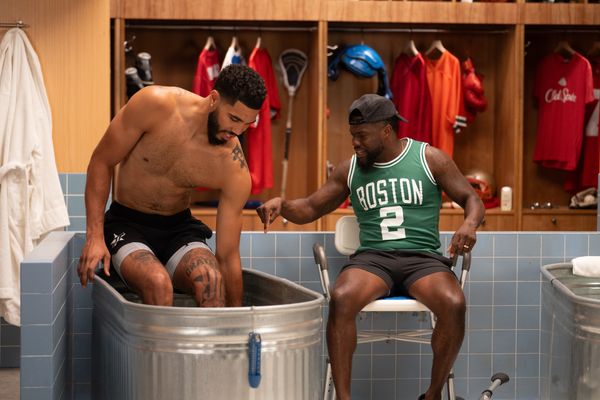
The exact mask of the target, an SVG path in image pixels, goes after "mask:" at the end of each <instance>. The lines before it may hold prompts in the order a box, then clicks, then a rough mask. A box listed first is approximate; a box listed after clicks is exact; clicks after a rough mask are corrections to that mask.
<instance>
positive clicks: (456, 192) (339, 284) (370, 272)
mask: <svg viewBox="0 0 600 400" xmlns="http://www.w3.org/2000/svg"><path fill="white" fill-rule="evenodd" d="M402 119H403V118H402V117H401V116H400V115H398V113H397V111H396V108H395V107H394V104H393V103H392V102H391V101H390V100H388V99H386V98H384V97H381V96H378V95H375V94H367V95H364V96H362V97H360V98H359V99H358V100H356V101H354V102H353V103H352V105H351V106H350V110H349V124H350V134H351V136H352V145H353V147H354V152H355V154H354V155H353V156H352V158H351V159H350V160H347V161H344V162H342V163H341V164H340V165H338V166H337V168H336V169H335V170H334V171H333V173H332V174H331V176H330V177H329V179H328V180H327V182H326V183H325V184H324V185H323V186H322V187H321V188H320V189H318V190H317V191H316V192H314V193H312V194H310V195H309V196H308V197H306V198H302V199H296V200H282V199H281V198H274V199H271V200H269V201H267V202H266V203H264V204H263V205H262V206H261V207H259V208H258V209H257V213H258V215H259V216H260V218H261V220H262V221H263V223H264V229H265V232H266V231H267V229H268V225H269V224H270V223H271V222H273V220H274V219H275V218H276V217H277V216H278V215H281V216H283V217H284V218H286V219H288V220H290V221H292V222H294V223H297V224H304V223H308V222H311V221H314V220H316V219H317V218H320V217H321V216H323V215H325V214H327V213H329V212H331V211H333V210H335V209H336V208H337V207H338V206H339V205H340V204H342V202H343V201H344V200H345V199H346V198H347V197H348V196H350V200H351V202H352V207H353V208H354V212H355V214H356V217H357V220H358V223H359V227H360V247H359V248H358V250H357V251H356V253H355V254H353V255H352V256H350V259H349V261H348V263H347V264H346V265H345V266H344V267H343V269H342V272H341V273H340V275H339V276H338V278H337V280H336V282H335V286H334V288H333V291H332V293H331V303H330V308H329V319H328V322H327V345H328V350H329V357H330V359H331V365H332V371H333V379H334V384H335V388H336V391H337V396H338V399H342V400H346V399H349V398H350V377H351V369H352V354H353V353H354V350H355V348H356V315H357V314H358V312H359V311H360V310H361V309H362V308H363V307H364V306H366V305H367V304H369V303H370V302H372V301H374V300H376V299H378V298H380V297H383V296H386V295H388V294H390V293H391V292H394V293H401V294H402V293H404V294H408V295H410V296H412V297H414V298H415V299H417V300H418V301H420V302H421V303H423V304H424V305H426V306H427V307H428V308H429V309H430V310H431V311H432V312H433V313H434V314H435V315H436V317H437V322H436V326H435V329H434V331H433V335H432V338H431V347H432V349H433V365H432V369H431V382H430V386H429V388H428V390H427V392H426V393H425V396H424V397H423V396H422V398H425V399H427V400H430V399H441V392H442V388H443V386H444V383H445V381H446V377H447V376H448V373H449V372H450V370H451V368H452V365H453V363H454V360H455V359H456V356H457V354H458V351H459V349H460V346H461V343H462V340H463V337H464V330H465V310H466V305H465V298H464V295H463V292H462V290H461V287H460V284H459V282H458V280H457V279H456V277H455V275H454V274H453V273H452V271H451V270H450V266H451V260H450V259H448V258H446V257H444V256H442V254H441V252H440V251H439V248H440V241H439V228H438V225H439V210H440V207H441V193H442V191H444V192H446V194H447V195H448V196H450V198H451V199H452V200H454V201H455V202H457V203H458V204H459V205H460V206H461V207H463V208H464V210H465V219H464V222H463V224H462V225H461V226H460V227H459V228H458V230H457V231H456V232H455V233H454V236H453V237H452V242H451V244H450V246H449V248H448V251H449V253H450V254H451V255H454V254H455V253H458V254H462V253H463V252H468V251H470V250H471V249H472V248H473V246H474V245H475V241H476V235H475V231H476V229H477V227H478V226H479V225H480V224H481V221H482V219H483V216H484V207H483V203H482V202H481V200H480V199H479V197H478V196H477V194H476V193H475V191H474V190H473V188H472V187H471V185H470V184H469V182H468V181H467V180H466V178H465V177H464V176H463V175H462V174H461V172H460V171H459V170H458V168H457V166H456V165H455V164H454V162H453V161H452V160H451V159H450V158H449V157H448V156H447V155H446V154H445V153H444V152H442V151H441V150H439V149H437V148H435V147H432V146H429V145H427V144H426V143H421V142H417V141H415V140H412V139H409V138H403V139H398V138H397V136H396V129H397V128H396V127H397V123H398V121H399V120H402Z"/></svg>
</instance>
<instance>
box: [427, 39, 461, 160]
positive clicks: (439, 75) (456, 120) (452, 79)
mask: <svg viewBox="0 0 600 400" xmlns="http://www.w3.org/2000/svg"><path fill="white" fill-rule="evenodd" d="M425 64H426V65H427V84H428V86H429V91H430V92H431V111H432V118H433V120H432V132H431V136H432V137H431V139H432V141H431V144H432V145H433V146H435V147H437V148H439V149H440V150H442V151H444V152H445V153H446V154H448V155H449V156H450V157H452V152H453V151H454V134H455V129H456V128H457V126H466V125H465V124H464V123H463V121H466V118H464V116H461V110H462V109H463V106H462V92H461V90H462V89H461V76H460V62H459V61H458V58H456V57H455V56H453V55H452V54H450V52H449V51H445V52H444V53H442V56H441V57H440V58H439V59H437V60H431V59H429V58H425Z"/></svg>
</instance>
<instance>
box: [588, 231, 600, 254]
mask: <svg viewBox="0 0 600 400" xmlns="http://www.w3.org/2000/svg"><path fill="white" fill-rule="evenodd" d="M589 255H590V256H600V235H590V236H589Z"/></svg>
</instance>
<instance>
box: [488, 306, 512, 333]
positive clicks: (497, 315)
mask: <svg viewBox="0 0 600 400" xmlns="http://www.w3.org/2000/svg"><path fill="white" fill-rule="evenodd" d="M493 319H494V329H515V328H516V324H517V307H516V306H496V307H494V316H493Z"/></svg>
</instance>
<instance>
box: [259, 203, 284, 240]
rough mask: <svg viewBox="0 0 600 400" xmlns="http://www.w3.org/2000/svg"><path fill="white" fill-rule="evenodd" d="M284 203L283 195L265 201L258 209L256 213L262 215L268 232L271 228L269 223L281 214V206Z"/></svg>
mask: <svg viewBox="0 0 600 400" xmlns="http://www.w3.org/2000/svg"><path fill="white" fill-rule="evenodd" d="M282 204H283V200H282V198H281V197H275V198H273V199H271V200H268V201H267V202H265V203H263V205H261V206H260V207H258V208H257V209H256V213H257V214H258V216H259V217H260V220H261V221H262V223H263V224H264V232H265V233H267V230H268V229H269V224H271V222H273V221H275V218H277V217H278V216H279V214H281V206H282Z"/></svg>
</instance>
